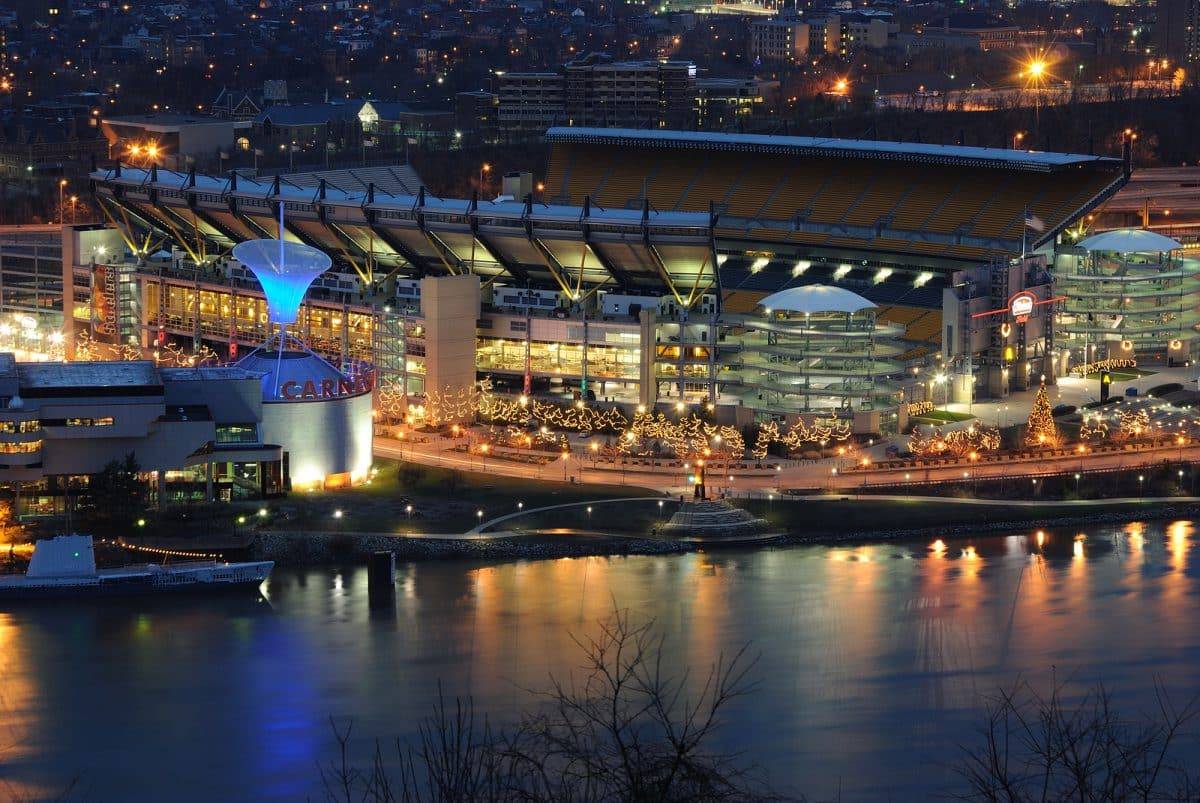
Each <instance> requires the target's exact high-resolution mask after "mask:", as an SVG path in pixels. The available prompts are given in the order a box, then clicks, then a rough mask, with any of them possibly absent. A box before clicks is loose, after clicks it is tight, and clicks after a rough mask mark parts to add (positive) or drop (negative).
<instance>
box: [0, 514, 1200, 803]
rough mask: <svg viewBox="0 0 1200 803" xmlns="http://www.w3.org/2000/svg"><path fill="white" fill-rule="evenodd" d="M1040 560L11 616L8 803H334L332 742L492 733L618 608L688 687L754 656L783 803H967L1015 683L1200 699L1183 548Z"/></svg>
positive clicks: (727, 742) (1071, 538)
mask: <svg viewBox="0 0 1200 803" xmlns="http://www.w3.org/2000/svg"><path fill="white" fill-rule="evenodd" d="M1041 540H1042V542H1043V543H1042V545H1041V546H1040V547H1039V545H1038V541H1039V538H1038V537H1037V536H1036V535H1034V534H1022V535H1015V536H1008V537H998V536H997V537H993V536H989V537H986V538H979V539H974V540H971V541H952V542H948V543H947V544H944V545H943V544H940V543H939V544H934V545H931V544H930V543H928V542H903V543H878V544H867V545H862V546H847V547H832V546H797V547H783V548H772V549H754V550H749V549H747V550H737V551H721V552H711V553H707V554H689V555H677V556H669V557H615V558H586V559H562V560H548V561H523V562H522V561H517V562H510V563H503V564H496V565H477V564H470V563H465V562H446V563H420V564H410V565H404V566H401V567H400V568H399V573H398V588H397V595H396V604H395V611H394V613H391V614H388V613H384V614H380V613H378V612H375V613H373V612H371V611H370V609H369V607H368V604H367V583H366V572H365V570H362V569H346V570H336V569H332V568H321V569H303V570H294V569H279V570H277V571H276V573H275V576H274V577H273V578H272V580H271V581H270V583H269V585H268V587H267V589H266V599H262V600H253V599H209V600H191V601H183V600H169V601H163V600H139V601H134V602H121V603H105V604H101V605H96V604H82V603H70V604H61V603H60V604H54V605H48V606H44V607H22V608H13V609H9V610H5V611H0V669H2V674H0V677H2V679H3V682H2V683H0V794H2V795H3V796H5V797H14V796H17V795H37V794H50V793H57V792H58V791H60V790H61V789H62V788H63V787H64V786H66V785H68V784H71V783H73V784H74V790H75V797H77V798H79V799H88V800H97V799H103V800H137V799H145V800H150V799H155V800H173V801H192V800H195V801H208V800H251V799H253V800H258V801H283V800H287V801H291V800H303V799H305V798H306V797H310V796H311V797H312V798H313V799H319V797H320V790H319V787H318V784H319V778H318V774H317V770H316V764H317V763H318V762H321V761H326V760H328V759H330V758H332V755H333V753H332V747H333V741H332V738H331V734H330V727H329V721H328V720H329V717H330V716H331V715H333V716H336V717H351V718H353V720H354V735H355V737H356V738H357V739H358V741H356V742H355V744H356V745H357V746H358V747H359V748H361V749H365V748H366V747H367V745H368V743H369V741H370V739H372V738H374V737H376V736H378V737H382V738H384V739H389V740H390V739H391V738H392V737H393V736H397V735H399V736H404V735H407V734H411V733H412V732H413V730H414V728H415V723H416V720H417V718H418V717H420V716H421V715H423V714H425V713H426V712H427V711H428V709H429V705H430V701H431V700H432V699H433V698H434V697H435V696H436V694H437V689H438V684H439V682H440V683H441V685H442V687H443V688H444V689H445V690H446V691H447V693H448V694H451V695H453V694H467V693H470V694H472V695H473V696H474V698H475V701H476V704H477V706H478V707H479V708H480V709H482V710H484V711H486V712H488V713H489V714H490V715H491V716H492V718H493V721H495V720H500V721H503V720H504V719H505V718H506V717H511V716H512V715H513V714H514V712H516V711H518V710H520V709H521V708H523V707H525V706H526V705H528V704H529V698H528V694H527V692H526V691H524V690H525V689H529V688H531V687H533V688H538V687H544V686H545V685H546V679H547V676H548V674H549V673H556V674H559V675H563V674H565V673H566V672H568V671H570V669H571V668H572V667H575V666H577V665H578V657H579V654H578V649H577V647H575V645H574V644H573V642H572V639H571V634H572V632H575V633H586V632H588V630H589V628H592V627H594V626H595V622H596V621H597V620H598V619H600V618H602V617H604V616H605V615H606V614H607V613H608V612H610V611H611V610H612V606H613V602H614V600H615V602H616V604H617V605H619V606H621V607H628V608H629V609H631V610H632V611H634V612H635V615H636V616H643V617H644V616H652V617H654V618H655V620H656V621H657V626H658V627H660V628H661V630H662V632H663V634H664V635H665V636H666V637H667V647H666V651H667V654H666V662H667V666H668V667H670V668H672V669H674V670H677V671H678V670H681V669H682V668H683V667H685V666H690V667H692V668H693V669H694V670H703V669H704V668H706V667H707V666H708V665H709V664H711V663H712V662H713V661H714V660H715V659H716V658H717V657H718V656H719V655H720V654H721V653H722V652H725V653H729V652H731V651H733V650H736V649H737V648H738V647H739V646H741V645H742V644H744V643H747V642H749V643H750V644H751V649H752V650H753V651H754V652H755V653H757V654H759V656H760V658H759V661H758V664H757V666H756V668H755V677H756V678H757V680H758V681H759V687H758V690H757V692H755V693H754V694H753V695H751V696H749V697H747V698H744V699H743V700H741V701H740V702H739V703H738V705H737V706H736V707H735V708H734V709H731V710H730V712H729V720H728V723H727V727H726V730H725V731H724V732H723V745H724V746H726V747H737V748H740V749H743V750H745V751H746V752H747V755H748V756H750V757H752V758H753V759H755V760H756V761H757V763H759V764H760V765H761V767H762V770H763V772H764V773H766V774H767V775H768V776H769V778H770V780H771V782H772V783H773V784H774V785H775V786H776V787H777V788H778V789H780V790H781V791H785V792H790V793H804V794H807V795H808V796H809V797H811V798H819V799H820V798H823V799H827V798H830V797H833V796H835V795H837V794H840V795H841V798H842V799H843V800H847V801H856V800H883V799H891V800H912V799H920V798H924V797H927V796H929V795H931V794H934V793H938V792H943V791H946V790H948V789H951V788H953V784H954V781H955V776H954V775H953V773H952V771H951V769H950V765H951V764H952V763H953V762H954V761H955V759H956V757H957V755H958V745H959V744H961V743H963V742H964V741H969V740H970V739H971V738H972V735H973V734H974V733H975V729H976V728H977V726H978V725H979V724H980V722H981V719H980V705H981V702H982V700H983V697H984V696H985V695H988V694H990V693H992V692H993V691H994V690H995V689H996V688H997V687H998V686H999V685H1008V684H1011V683H1012V682H1013V681H1014V680H1015V679H1017V678H1018V677H1024V678H1026V679H1028V680H1029V681H1030V682H1032V683H1034V684H1035V685H1037V686H1038V687H1040V688H1045V687H1046V685H1047V684H1049V683H1050V682H1051V679H1052V677H1053V676H1056V677H1058V678H1059V679H1060V680H1066V681H1068V682H1069V684H1070V688H1071V689H1073V690H1080V689H1085V688H1087V686H1088V685H1089V684H1091V683H1093V682H1095V681H1097V680H1103V681H1104V683H1105V684H1106V685H1107V686H1108V688H1109V689H1110V690H1111V691H1112V692H1113V694H1114V697H1115V699H1116V701H1117V704H1118V706H1119V707H1120V708H1121V710H1122V711H1123V712H1127V713H1133V712H1135V711H1140V710H1143V709H1145V708H1147V707H1148V706H1149V705H1150V704H1151V703H1152V702H1153V679H1154V678H1155V677H1157V678H1159V679H1160V680H1161V682H1162V683H1163V684H1164V685H1165V686H1166V688H1167V689H1168V691H1169V692H1170V693H1171V694H1172V695H1173V696H1174V697H1177V698H1179V699H1183V698H1185V697H1186V696H1187V695H1188V694H1190V693H1192V692H1193V691H1194V690H1196V689H1197V688H1200V684H1198V682H1197V681H1198V678H1197V674H1198V672H1200V627H1198V626H1197V624H1198V622H1200V617H1198V613H1200V610H1198V608H1200V595H1198V593H1197V592H1198V590H1200V584H1198V583H1197V577H1196V576H1197V573H1198V571H1200V555H1198V554H1197V534H1196V532H1195V530H1194V529H1193V526H1192V524H1191V523H1189V522H1169V523H1153V524H1146V525H1142V524H1131V525H1126V526H1096V527H1093V528H1091V529H1089V530H1088V531H1087V532H1086V534H1084V533H1079V532H1077V531H1076V530H1047V532H1046V534H1045V537H1044V538H1043V539H1041ZM1193 748H1194V749H1195V758H1196V759H1197V760H1200V748H1195V746H1194V745H1193V744H1191V743H1189V745H1188V748H1187V749H1193Z"/></svg>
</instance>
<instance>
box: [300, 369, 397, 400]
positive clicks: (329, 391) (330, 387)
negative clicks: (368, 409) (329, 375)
mask: <svg viewBox="0 0 1200 803" xmlns="http://www.w3.org/2000/svg"><path fill="white" fill-rule="evenodd" d="M374 387H375V374H374V373H366V374H363V375H361V376H357V377H353V378H349V377H346V378H342V379H336V380H334V379H321V380H319V381H313V380H312V379H306V380H304V381H303V382H299V381H297V380H295V379H289V380H288V381H287V382H284V383H283V386H282V387H280V388H279V395H280V396H281V397H282V398H284V399H287V400H288V401H316V400H322V399H336V398H340V397H343V396H360V395H362V394H363V393H370V392H371V390H372V389H373V388H374Z"/></svg>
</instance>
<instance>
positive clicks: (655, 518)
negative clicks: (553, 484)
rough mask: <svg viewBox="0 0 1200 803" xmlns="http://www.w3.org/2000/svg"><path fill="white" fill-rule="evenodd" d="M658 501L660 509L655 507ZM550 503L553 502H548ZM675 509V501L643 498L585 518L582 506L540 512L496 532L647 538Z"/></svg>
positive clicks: (505, 523) (598, 509)
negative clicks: (582, 532)
mask: <svg viewBox="0 0 1200 803" xmlns="http://www.w3.org/2000/svg"><path fill="white" fill-rule="evenodd" d="M659 502H662V507H659ZM552 504H553V503H552ZM678 507H679V500H678V499H647V500H646V501H644V502H640V501H639V502H619V503H614V504H600V505H596V506H594V507H593V509H592V513H591V515H588V512H587V508H585V507H569V508H563V509H561V510H544V511H542V512H540V513H528V514H526V515H524V516H520V517H518V518H515V519H509V520H507V521H502V522H500V523H499V524H498V525H496V527H495V529H497V530H556V529H577V530H597V531H601V532H606V533H615V534H617V535H649V534H650V530H651V529H653V528H654V527H657V526H661V525H662V524H665V523H666V521H667V520H668V519H670V518H671V514H672V513H674V512H675V511H676V509H678Z"/></svg>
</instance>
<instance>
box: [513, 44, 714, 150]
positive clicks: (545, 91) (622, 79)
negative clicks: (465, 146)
mask: <svg viewBox="0 0 1200 803" xmlns="http://www.w3.org/2000/svg"><path fill="white" fill-rule="evenodd" d="M497 94H498V95H499V109H498V118H499V122H500V127H501V128H502V129H503V130H505V131H508V132H514V131H525V132H538V131H544V130H545V129H546V128H547V127H548V126H550V125H554V124H563V125H570V126H611V127H616V128H670V127H675V128H691V127H693V126H694V125H695V114H696V112H695V105H696V65H695V64H693V63H691V62H689V61H613V60H612V59H611V58H610V57H608V56H606V55H604V54H600V53H591V54H588V55H587V56H583V57H581V58H579V59H576V60H575V61H571V62H568V63H567V64H566V65H564V66H563V67H562V69H561V70H559V71H558V72H545V73H505V74H503V75H500V76H498V78H497Z"/></svg>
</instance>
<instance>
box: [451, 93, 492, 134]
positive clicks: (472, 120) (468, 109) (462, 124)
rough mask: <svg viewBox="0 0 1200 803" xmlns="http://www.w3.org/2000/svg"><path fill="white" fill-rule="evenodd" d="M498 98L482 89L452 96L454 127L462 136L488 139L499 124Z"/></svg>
mask: <svg viewBox="0 0 1200 803" xmlns="http://www.w3.org/2000/svg"><path fill="white" fill-rule="evenodd" d="M499 110H500V96H499V95H497V94H496V93H495V92H486V91H484V90H482V89H480V90H475V91H473V92H459V93H458V94H457V95H455V96H454V125H455V127H456V128H457V129H458V130H459V131H461V132H463V133H464V134H475V135H477V136H479V137H482V138H485V139H486V138H489V137H490V136H491V135H492V134H494V133H495V131H496V129H497V127H498V124H499Z"/></svg>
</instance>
